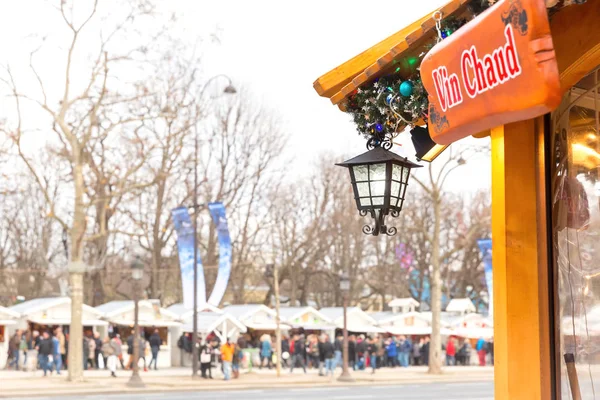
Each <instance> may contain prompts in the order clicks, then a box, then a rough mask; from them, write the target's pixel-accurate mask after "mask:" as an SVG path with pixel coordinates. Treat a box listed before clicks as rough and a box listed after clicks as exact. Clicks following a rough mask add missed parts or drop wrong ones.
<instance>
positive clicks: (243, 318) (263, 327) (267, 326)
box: [223, 304, 290, 346]
mask: <svg viewBox="0 0 600 400" xmlns="http://www.w3.org/2000/svg"><path fill="white" fill-rule="evenodd" d="M223 312H224V313H225V314H229V315H231V316H232V317H234V318H236V319H237V320H238V321H240V322H241V323H242V324H244V325H245V326H246V327H247V328H248V332H247V334H246V339H247V342H248V343H249V344H250V345H253V346H258V342H259V339H260V337H261V336H262V335H263V334H265V333H266V334H269V335H272V336H273V335H275V330H276V329H277V322H276V315H277V314H276V312H275V310H271V309H270V308H269V307H267V306H265V305H263V304H240V305H232V306H227V307H225V308H223ZM279 326H280V329H281V330H282V331H283V332H287V331H289V329H290V326H289V325H288V324H287V323H286V322H284V321H283V317H281V320H280V325H279Z"/></svg>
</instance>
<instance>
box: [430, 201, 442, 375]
mask: <svg viewBox="0 0 600 400" xmlns="http://www.w3.org/2000/svg"><path fill="white" fill-rule="evenodd" d="M432 200H433V207H434V208H433V212H434V221H433V224H434V225H433V238H432V239H433V243H432V249H431V266H432V267H433V272H432V274H431V282H430V285H431V342H430V344H429V346H430V347H429V373H430V374H441V373H442V359H441V352H442V337H441V335H440V326H441V319H442V318H441V317H442V280H441V276H440V263H441V260H440V222H441V221H440V218H441V216H440V207H441V198H440V195H439V193H438V192H434V195H433V196H432Z"/></svg>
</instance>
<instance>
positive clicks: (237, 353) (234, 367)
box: [231, 343, 279, 379]
mask: <svg viewBox="0 0 600 400" xmlns="http://www.w3.org/2000/svg"><path fill="white" fill-rule="evenodd" d="M243 358H244V353H243V352H242V349H241V348H240V346H239V345H237V344H236V343H233V359H232V360H231V372H232V373H233V379H237V378H239V377H240V363H241V362H242V359H243ZM278 361H279V360H278Z"/></svg>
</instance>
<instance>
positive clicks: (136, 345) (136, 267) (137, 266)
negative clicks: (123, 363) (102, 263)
mask: <svg viewBox="0 0 600 400" xmlns="http://www.w3.org/2000/svg"><path fill="white" fill-rule="evenodd" d="M131 277H132V278H133V303H134V305H135V309H134V323H133V332H134V334H133V373H132V374H131V378H129V382H127V386H130V387H135V388H140V387H145V386H146V385H144V382H142V378H141V377H140V373H139V365H138V364H139V361H140V327H139V321H138V317H139V312H140V309H139V299H140V298H139V290H140V281H141V280H142V278H143V277H144V263H142V260H141V259H140V256H136V257H135V260H133V262H132V263H131Z"/></svg>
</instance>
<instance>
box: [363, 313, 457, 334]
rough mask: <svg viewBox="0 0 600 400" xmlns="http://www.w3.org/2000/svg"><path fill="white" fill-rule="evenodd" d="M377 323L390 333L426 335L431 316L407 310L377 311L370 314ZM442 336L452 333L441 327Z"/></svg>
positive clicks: (428, 332) (429, 332)
mask: <svg viewBox="0 0 600 400" xmlns="http://www.w3.org/2000/svg"><path fill="white" fill-rule="evenodd" d="M371 316H372V317H373V318H375V320H377V325H378V326H379V327H380V328H381V329H383V330H384V331H385V332H388V333H390V334H392V335H405V336H428V335H431V318H428V316H427V315H426V314H424V313H420V312H408V313H403V314H395V313H393V312H379V313H375V314H371ZM440 332H441V335H442V336H447V335H450V334H452V332H451V331H450V330H449V329H448V328H447V327H442V328H441V330H440Z"/></svg>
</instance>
